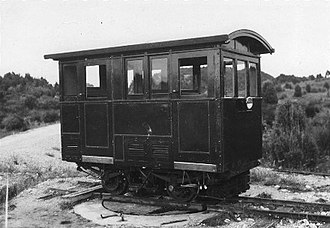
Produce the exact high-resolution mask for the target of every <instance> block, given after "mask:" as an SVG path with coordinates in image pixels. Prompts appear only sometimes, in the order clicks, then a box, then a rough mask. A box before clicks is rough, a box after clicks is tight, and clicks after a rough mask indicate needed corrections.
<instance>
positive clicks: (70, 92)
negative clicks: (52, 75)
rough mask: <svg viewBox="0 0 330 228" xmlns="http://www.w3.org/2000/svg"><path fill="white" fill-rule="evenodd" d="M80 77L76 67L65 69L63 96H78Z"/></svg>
mask: <svg viewBox="0 0 330 228" xmlns="http://www.w3.org/2000/svg"><path fill="white" fill-rule="evenodd" d="M77 86H78V75H77V67H76V66H64V67H63V95H64V96H74V95H77V94H78V87H77Z"/></svg>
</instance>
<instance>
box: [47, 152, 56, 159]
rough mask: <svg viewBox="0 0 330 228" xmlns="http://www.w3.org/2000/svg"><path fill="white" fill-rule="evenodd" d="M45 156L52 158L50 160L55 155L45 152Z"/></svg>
mask: <svg viewBox="0 0 330 228" xmlns="http://www.w3.org/2000/svg"><path fill="white" fill-rule="evenodd" d="M45 154H46V155H47V156H49V157H52V158H53V157H55V155H54V154H53V153H50V152H46V153H45Z"/></svg>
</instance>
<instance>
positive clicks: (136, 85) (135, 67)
mask: <svg viewBox="0 0 330 228" xmlns="http://www.w3.org/2000/svg"><path fill="white" fill-rule="evenodd" d="M126 70H127V72H126V73H127V94H128V95H136V94H143V92H144V72H143V60H142V59H138V60H128V61H127V64H126Z"/></svg>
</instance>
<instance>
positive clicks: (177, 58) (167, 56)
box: [44, 29, 274, 201]
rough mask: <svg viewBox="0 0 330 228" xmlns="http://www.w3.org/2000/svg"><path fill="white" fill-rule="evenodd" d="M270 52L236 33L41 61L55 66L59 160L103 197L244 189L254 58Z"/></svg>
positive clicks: (256, 115)
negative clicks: (88, 178) (95, 182)
mask: <svg viewBox="0 0 330 228" xmlns="http://www.w3.org/2000/svg"><path fill="white" fill-rule="evenodd" d="M273 52H274V49H273V48H272V47H271V45H270V44H269V43H268V42H267V41H266V40H265V39H264V38H263V37H262V36H261V35H259V34H258V33H256V32H254V31H251V30H245V29H243V30H237V31H234V32H232V33H230V34H223V35H216V36H208V37H198V38H190V39H181V40H171V41H165V42H155V43H144V44H134V45H126V46H116V47H108V48H101V49H94V50H84V51H75V52H67V53H57V54H49V55H45V56H44V57H45V59H53V60H56V61H59V81H60V89H61V96H60V107H61V144H62V145H61V147H62V159H63V160H64V161H68V162H75V163H77V165H78V168H83V169H89V170H92V171H93V172H96V173H98V174H99V175H101V179H102V184H103V187H104V189H105V190H106V191H108V192H111V193H112V194H123V193H125V191H127V189H128V188H132V189H136V190H140V189H143V188H149V189H152V190H155V191H156V190H165V189H166V191H167V192H168V194H169V195H170V196H171V197H173V198H175V199H176V200H179V201H191V200H192V199H194V198H195V197H196V196H197V195H210V196H215V197H228V196H233V195H238V194H240V193H241V192H244V191H246V190H247V189H248V188H249V170H250V169H251V168H253V167H255V166H257V165H258V159H260V158H261V156H262V116H261V101H262V97H261V75H260V55H261V54H266V53H270V54H271V53H273Z"/></svg>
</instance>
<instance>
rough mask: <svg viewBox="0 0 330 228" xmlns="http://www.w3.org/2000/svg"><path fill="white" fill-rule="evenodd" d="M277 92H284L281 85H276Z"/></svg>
mask: <svg viewBox="0 0 330 228" xmlns="http://www.w3.org/2000/svg"><path fill="white" fill-rule="evenodd" d="M275 90H276V92H278V93H279V92H282V91H283V89H282V86H281V85H276V86H275Z"/></svg>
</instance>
